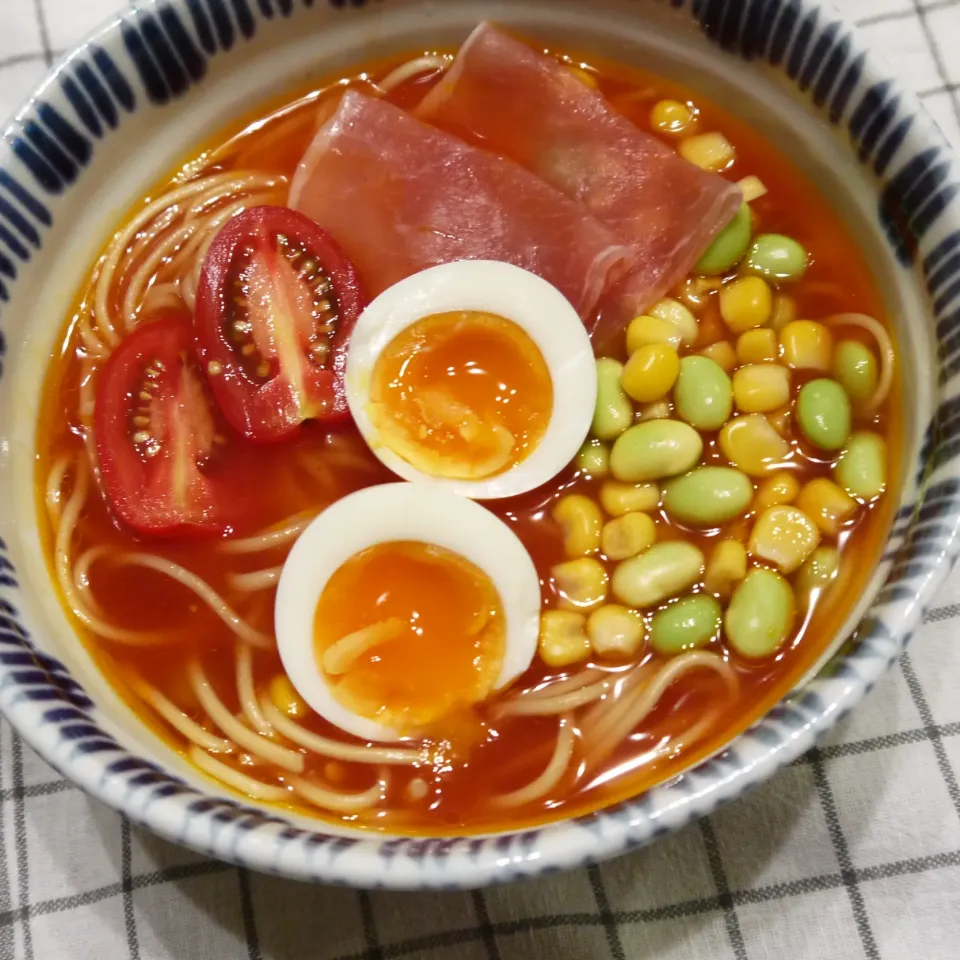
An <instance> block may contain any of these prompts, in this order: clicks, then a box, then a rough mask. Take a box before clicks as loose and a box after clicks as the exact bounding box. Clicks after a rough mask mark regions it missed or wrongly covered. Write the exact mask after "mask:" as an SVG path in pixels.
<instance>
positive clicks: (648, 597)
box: [611, 540, 703, 609]
mask: <svg viewBox="0 0 960 960" xmlns="http://www.w3.org/2000/svg"><path fill="white" fill-rule="evenodd" d="M702 574H703V553H702V552H701V551H700V550H699V549H697V547H695V546H694V545H693V544H692V543H686V542H685V541H683V540H668V541H667V542H666V543H656V544H654V545H653V546H652V547H650V549H649V550H646V551H645V552H643V553H641V554H640V555H639V556H636V557H631V558H630V559H629V560H624V561H623V563H621V564H620V565H619V566H618V567H617V569H616V570H614V572H613V579H612V580H611V586H612V587H613V594H614V596H615V597H616V598H617V599H618V600H619V601H620V602H621V603H623V604H626V605H627V606H628V607H633V608H634V609H639V608H642V607H652V606H656V605H657V604H659V603H662V602H663V601H664V600H669V599H670V597H675V596H676V595H677V594H679V593H683V591H684V590H688V589H689V588H690V587H692V586H693V585H694V584H695V583H696V582H697V581H698V580H699V579H700V577H701V575H702Z"/></svg>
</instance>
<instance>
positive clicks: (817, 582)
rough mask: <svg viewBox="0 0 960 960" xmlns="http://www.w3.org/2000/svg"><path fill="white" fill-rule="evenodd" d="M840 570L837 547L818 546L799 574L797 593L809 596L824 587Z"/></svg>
mask: <svg viewBox="0 0 960 960" xmlns="http://www.w3.org/2000/svg"><path fill="white" fill-rule="evenodd" d="M839 571H840V551H839V550H837V548H836V547H817V549H816V550H814V551H813V553H811V554H810V556H809V557H808V558H807V562H806V563H805V564H804V565H803V566H802V567H801V568H800V572H799V573H798V574H797V593H799V594H800V596H801V597H804V596H806V597H809V595H810V593H811V592H812V591H813V590H820V589H823V588H824V587H825V586H827V584H829V583H830V582H831V581H832V580H833V579H834V578H835V577H836V575H837V574H838V573H839Z"/></svg>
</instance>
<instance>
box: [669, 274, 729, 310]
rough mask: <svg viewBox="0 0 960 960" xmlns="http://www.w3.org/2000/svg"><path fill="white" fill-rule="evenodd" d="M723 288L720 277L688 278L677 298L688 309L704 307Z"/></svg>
mask: <svg viewBox="0 0 960 960" xmlns="http://www.w3.org/2000/svg"><path fill="white" fill-rule="evenodd" d="M722 286H723V280H721V279H720V277H688V278H687V279H686V280H684V282H683V285H682V286H681V287H680V292H679V293H678V294H677V296H678V297H679V298H680V300H682V301H683V302H684V303H685V304H686V305H687V306H688V307H702V306H704V305H705V304H707V303H709V302H710V298H711V297H712V296H713V295H714V294H715V293H716V292H717V291H718V290H719V289H720V288H721V287H722Z"/></svg>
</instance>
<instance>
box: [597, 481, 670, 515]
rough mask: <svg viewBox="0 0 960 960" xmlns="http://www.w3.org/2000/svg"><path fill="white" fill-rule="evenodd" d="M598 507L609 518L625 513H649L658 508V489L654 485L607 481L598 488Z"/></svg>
mask: <svg viewBox="0 0 960 960" xmlns="http://www.w3.org/2000/svg"><path fill="white" fill-rule="evenodd" d="M600 505H601V506H602V507H603V509H604V510H605V511H606V512H607V513H608V514H609V515H610V516H611V517H622V516H623V515H624V514H625V513H634V512H637V513H649V512H650V511H651V510H656V509H657V507H659V506H660V488H659V487H658V486H657V485H656V484H655V483H637V484H633V483H620V482H619V481H618V480H608V481H607V482H606V483H605V484H604V485H603V486H602V487H601V488H600Z"/></svg>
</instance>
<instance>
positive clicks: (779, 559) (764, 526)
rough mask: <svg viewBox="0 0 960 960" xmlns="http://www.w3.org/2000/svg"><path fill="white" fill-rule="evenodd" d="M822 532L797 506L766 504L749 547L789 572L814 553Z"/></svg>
mask: <svg viewBox="0 0 960 960" xmlns="http://www.w3.org/2000/svg"><path fill="white" fill-rule="evenodd" d="M819 542H820V531H819V530H818V529H817V527H816V524H814V522H813V521H812V520H811V519H810V517H808V516H807V514H805V513H804V512H803V511H802V510H798V509H797V508H796V507H767V509H766V510H764V511H763V513H761V514H760V516H759V517H758V518H757V522H756V523H755V524H754V527H753V532H752V533H751V535H750V543H749V547H748V549H749V550H750V552H751V553H752V554H753V555H754V556H755V557H757V558H758V559H760V560H766V561H767V562H768V563H772V564H775V565H776V566H777V567H779V568H780V570H781V572H783V573H786V574H790V573H793V571H794V570H796V569H797V568H798V567H799V566H800V565H801V564H802V563H803V561H804V560H806V559H807V557H809V556H810V554H811V553H813V551H814V550H816V548H817V544H818V543H819Z"/></svg>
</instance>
